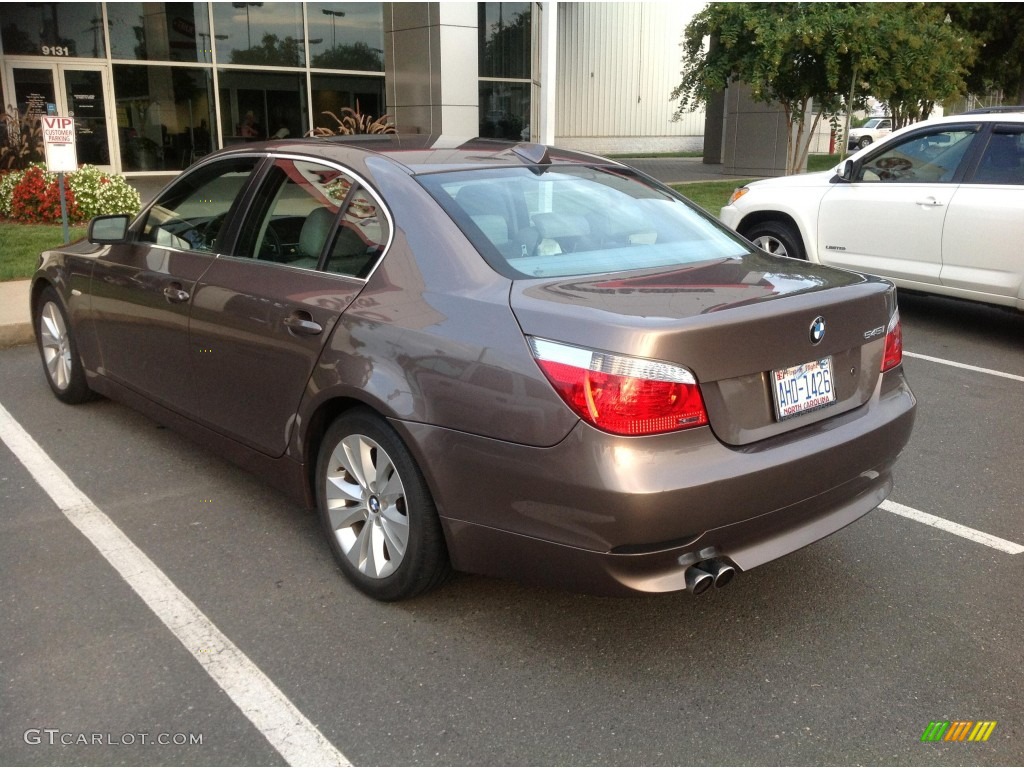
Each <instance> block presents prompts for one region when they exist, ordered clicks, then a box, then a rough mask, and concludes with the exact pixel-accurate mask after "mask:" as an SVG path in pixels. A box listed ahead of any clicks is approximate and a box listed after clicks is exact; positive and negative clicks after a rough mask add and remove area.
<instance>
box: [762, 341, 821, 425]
mask: <svg viewBox="0 0 1024 768" xmlns="http://www.w3.org/2000/svg"><path fill="white" fill-rule="evenodd" d="M772 394H773V396H774V398H775V416H776V418H777V419H778V420H779V421H782V420H783V419H789V418H791V417H793V416H799V415H800V414H801V413H807V412H808V411H814V410H817V409H818V408H824V407H826V406H828V405H831V404H832V403H834V402H835V401H836V390H835V387H834V386H832V358H831V357H823V358H822V359H821V360H812V361H811V362H809V363H804V364H803V365H794V366H793V367H792V368H784V369H782V370H779V371H772Z"/></svg>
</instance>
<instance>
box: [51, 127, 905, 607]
mask: <svg viewBox="0 0 1024 768" xmlns="http://www.w3.org/2000/svg"><path fill="white" fill-rule="evenodd" d="M32 313H33V317H34V321H35V328H36V333H37V337H38V342H39V349H40V352H41V354H42V358H43V363H44V365H45V370H46V374H47V379H48V381H49V384H50V386H51V388H52V389H53V392H54V394H56V396H57V397H58V398H60V399H61V400H63V401H65V402H69V403H76V402H81V401H83V400H86V399H88V398H89V397H90V396H92V395H93V394H94V393H98V394H101V395H105V396H107V397H111V398H114V399H117V400H119V401H122V402H124V403H127V404H128V405H130V406H132V407H134V408H137V409H139V410H141V411H143V412H145V413H146V414H148V415H149V416H150V417H152V418H153V419H156V420H157V421H159V422H161V423H164V424H167V425H170V426H173V427H175V428H177V429H179V430H181V431H183V432H185V433H186V434H188V435H190V436H192V437H193V438H195V439H197V440H198V441H199V442H201V443H203V444H204V445H205V446H206V447H208V448H209V449H211V450H213V451H216V452H217V453H219V454H221V455H224V456H226V457H228V458H230V459H232V460H234V461H236V462H237V463H239V464H241V465H242V466H244V467H246V468H248V469H250V470H253V471H255V472H258V473H259V474H260V475H262V476H264V477H266V478H267V479H268V480H270V481H272V482H274V483H275V484H276V485H278V486H280V487H282V488H284V489H286V490H287V491H289V492H291V493H292V494H294V495H295V496H296V497H297V498H298V499H301V500H303V501H304V502H305V503H307V504H308V505H310V506H313V505H315V506H316V507H317V508H318V510H319V514H320V518H321V520H322V523H323V528H324V531H325V533H326V536H327V540H328V542H329V543H330V547H331V549H332V550H333V552H334V555H335V556H336V558H337V560H338V563H339V565H340V567H341V569H342V571H343V572H344V573H345V575H346V576H347V577H348V578H349V579H350V580H351V581H352V583H353V584H354V585H355V586H356V587H358V588H359V589H361V590H363V591H364V592H366V593H367V594H369V595H372V596H373V597H375V598H378V599H381V600H397V599H401V598H407V597H411V596H413V595H416V594H418V593H421V592H423V591H424V590H426V589H428V588H430V587H432V586H435V585H437V584H439V583H440V582H441V581H443V580H444V578H445V577H446V576H447V575H448V574H449V573H450V572H451V570H452V569H456V570H460V571H469V572H474V573H482V574H492V575H496V576H509V577H514V578H518V579H523V580H527V581H531V582H537V583H545V584H554V585H561V586H564V587H568V588H572V589H577V590H583V591H589V592H595V593H602V594H624V593H630V592H665V591H671V590H682V589H688V590H690V591H691V592H694V593H698V592H702V591H704V590H705V589H707V588H708V587H709V586H711V585H712V584H713V585H715V586H722V585H724V584H725V583H727V582H728V581H729V580H730V579H731V578H732V577H733V575H734V574H735V573H737V572H741V571H746V570H749V569H751V568H753V567H755V566H757V565H760V564H761V563H765V562H767V561H769V560H772V559H774V558H777V557H780V556H782V555H785V554H787V553H789V552H792V551H794V550H796V549H798V548H800V547H803V546H805V545H807V544H810V543H812V542H814V541H816V540H818V539H821V538H823V537H825V536H827V535H829V534H831V533H833V532H835V531H837V530H839V529H840V528H842V527H843V526H845V525H847V524H849V523H851V522H853V521H854V520H856V519H857V518H859V517H861V516H862V515H864V514H866V513H867V512H869V511H870V510H872V509H874V508H875V507H876V506H877V505H878V504H879V503H880V502H881V501H882V500H883V499H884V498H885V497H886V495H887V494H888V493H889V491H890V489H891V487H892V467H893V463H894V462H895V460H896V458H897V456H898V455H899V453H900V451H901V450H902V449H903V447H904V446H905V445H906V443H907V440H908V439H909V437H910V432H911V426H912V424H913V420H914V409H915V400H914V396H913V394H912V393H911V391H910V388H909V387H908V386H907V382H906V379H905V378H904V375H903V370H902V367H901V359H902V339H901V330H900V321H899V313H898V311H897V309H896V294H895V291H894V289H893V287H892V285H890V284H889V283H887V282H885V281H883V280H878V279H875V278H871V277H866V276H864V275H860V274H856V273H853V272H846V271H841V270H836V269H830V268H824V267H819V266H815V265H811V264H808V263H806V262H802V261H797V260H794V259H787V258H780V257H773V256H770V255H767V254H765V253H762V252H760V251H758V250H756V249H755V248H753V247H752V246H751V245H750V244H749V243H748V242H746V241H745V240H743V239H741V238H739V237H738V236H737V235H734V234H732V233H730V232H729V231H727V230H726V229H725V228H723V227H722V226H720V225H719V224H718V223H717V222H716V221H714V220H713V219H712V218H711V217H709V216H707V215H706V214H705V213H704V212H702V211H700V210H699V209H697V208H695V207H694V206H692V205H690V204H689V203H687V202H686V201H685V200H683V199H682V198H680V196H679V195H677V194H675V193H674V192H673V191H671V190H670V189H668V188H666V187H664V186H662V185H661V184H658V183H657V182H654V181H652V180H651V179H649V178H646V177H644V176H643V175H641V174H638V173H637V172H635V171H633V170H631V169H629V168H628V167H625V166H623V165H621V164H618V163H615V162H613V161H610V160H605V159H602V158H599V157H594V156H591V155H583V154H578V153H570V152H564V151H558V150H555V149H552V148H547V147H543V146H539V145H530V144H520V145H512V144H504V143H498V142H491V141H486V140H474V141H470V142H466V143H460V142H451V141H448V142H443V141H439V140H438V141H435V140H432V139H428V138H423V137H395V136H390V137H358V138H354V139H349V140H346V141H340V140H335V139H305V140H299V141H290V142H273V143H267V144H247V145H245V146H244V147H241V148H238V149H229V150H224V151H221V152H218V153H216V154H214V155H211V156H209V157H207V158H204V159H203V160H202V161H201V162H199V163H198V164H196V165H195V166H193V167H192V168H190V169H189V170H188V171H186V172H185V173H184V174H182V175H181V176H180V177H179V178H177V179H176V180H175V181H174V182H173V183H172V184H171V185H169V186H168V187H167V188H166V189H165V190H164V191H163V192H162V193H161V194H160V195H159V196H158V197H157V198H156V199H155V200H154V201H153V203H152V204H151V205H149V206H148V207H147V208H146V209H145V210H144V211H143V212H142V213H141V215H139V216H138V217H137V218H136V219H135V220H134V221H129V220H128V218H127V217H123V216H121V217H118V216H113V217H110V216H107V217H100V218H97V219H95V220H93V222H92V223H91V225H90V229H89V235H88V237H87V238H86V239H83V240H80V241H78V242H76V243H72V244H70V245H66V246H64V247H62V248H59V249H55V250H53V251H47V252H45V253H43V254H42V256H41V261H40V266H39V269H38V271H37V272H36V274H35V277H34V282H33V288H32Z"/></svg>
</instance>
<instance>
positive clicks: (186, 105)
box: [114, 64, 214, 171]
mask: <svg viewBox="0 0 1024 768" xmlns="http://www.w3.org/2000/svg"><path fill="white" fill-rule="evenodd" d="M114 95H115V102H116V106H115V110H116V115H117V138H118V144H119V146H120V148H121V165H122V168H123V170H125V171H171V170H174V171H177V170H181V169H183V168H185V167H186V166H188V165H189V163H191V162H192V161H193V160H195V159H196V158H197V157H201V156H202V155H205V154H207V153H208V152H210V151H212V149H213V138H212V136H211V134H210V130H211V126H212V125H213V124H214V111H213V109H214V105H213V77H212V72H210V71H209V70H207V69H199V68H189V67H161V66H144V65H138V64H136V65H131V64H115V65H114Z"/></svg>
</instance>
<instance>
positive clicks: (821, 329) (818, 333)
mask: <svg viewBox="0 0 1024 768" xmlns="http://www.w3.org/2000/svg"><path fill="white" fill-rule="evenodd" d="M824 338H825V318H823V317H822V316H821V315H818V317H816V318H814V322H813V323H811V344H817V343H818V342H819V341H821V340H822V339H824Z"/></svg>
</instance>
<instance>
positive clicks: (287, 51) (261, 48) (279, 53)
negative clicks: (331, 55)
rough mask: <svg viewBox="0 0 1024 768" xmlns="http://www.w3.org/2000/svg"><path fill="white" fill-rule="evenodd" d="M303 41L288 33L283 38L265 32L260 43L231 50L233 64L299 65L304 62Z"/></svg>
mask: <svg viewBox="0 0 1024 768" xmlns="http://www.w3.org/2000/svg"><path fill="white" fill-rule="evenodd" d="M303 55H304V54H303V51H302V42H301V41H300V40H296V39H295V38H294V37H292V36H291V35H288V36H287V37H285V38H284V39H283V40H282V39H281V38H279V37H278V36H277V35H273V34H269V33H268V34H265V35H264V36H263V39H262V40H261V41H260V44H259V45H254V46H252V47H251V48H246V49H244V50H233V51H232V52H231V63H232V64H262V65H265V66H279V67H297V66H299V65H300V64H301V63H302V57H303Z"/></svg>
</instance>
